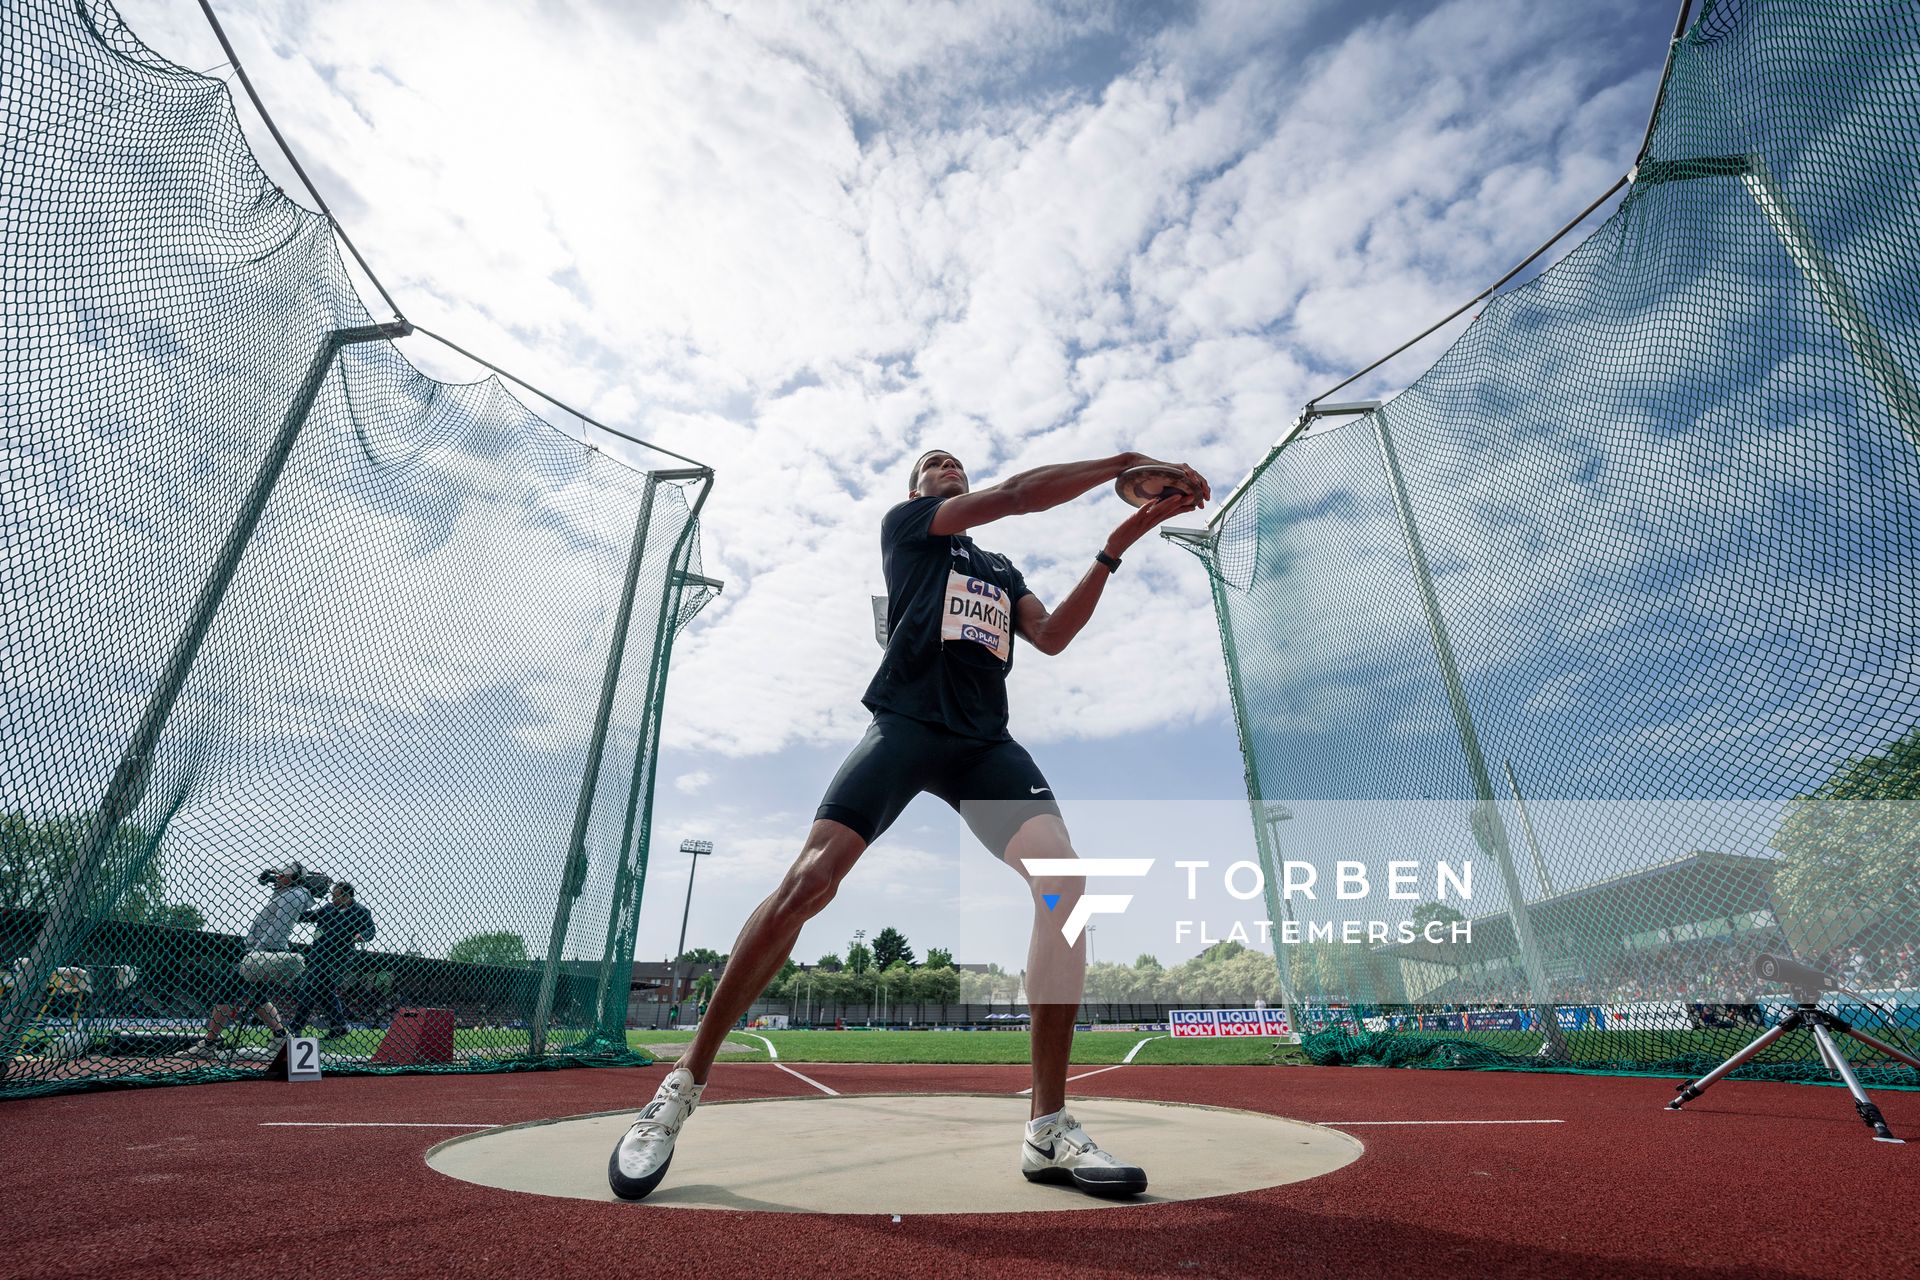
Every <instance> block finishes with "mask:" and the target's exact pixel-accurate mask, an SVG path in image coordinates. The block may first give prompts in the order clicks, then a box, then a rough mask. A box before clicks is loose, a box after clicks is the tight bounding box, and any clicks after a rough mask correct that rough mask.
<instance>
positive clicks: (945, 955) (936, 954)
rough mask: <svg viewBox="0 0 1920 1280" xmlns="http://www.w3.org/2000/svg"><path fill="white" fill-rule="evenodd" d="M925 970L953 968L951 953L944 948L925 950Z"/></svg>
mask: <svg viewBox="0 0 1920 1280" xmlns="http://www.w3.org/2000/svg"><path fill="white" fill-rule="evenodd" d="M927 968H929V969H951V968H953V952H951V951H949V950H947V949H946V948H945V947H928V948H927Z"/></svg>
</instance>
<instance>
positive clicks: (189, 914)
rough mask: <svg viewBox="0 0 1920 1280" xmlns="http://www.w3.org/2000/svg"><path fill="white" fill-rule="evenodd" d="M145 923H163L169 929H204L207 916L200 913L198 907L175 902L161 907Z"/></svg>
mask: <svg viewBox="0 0 1920 1280" xmlns="http://www.w3.org/2000/svg"><path fill="white" fill-rule="evenodd" d="M147 923H149V924H159V925H165V926H166V927H167V928H169V929H204V928H206V927H207V918H206V917H205V916H203V915H201V914H200V908H198V907H191V906H188V905H187V904H186V903H184V902H176V903H174V904H173V905H172V906H170V907H162V908H161V909H160V912H159V914H157V915H155V916H154V918H153V919H152V920H150V921H148V922H147Z"/></svg>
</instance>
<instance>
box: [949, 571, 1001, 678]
mask: <svg viewBox="0 0 1920 1280" xmlns="http://www.w3.org/2000/svg"><path fill="white" fill-rule="evenodd" d="M940 639H941V642H942V643H945V642H947V641H949V640H971V641H973V642H974V643H975V644H977V645H979V646H980V647H981V648H983V649H985V650H986V651H987V652H988V653H991V654H992V655H993V656H994V657H996V658H998V659H1000V661H1002V662H1005V661H1007V655H1008V654H1010V653H1011V652H1012V643H1013V619H1012V616H1011V615H1010V614H1009V613H1008V612H1007V593H1006V592H1005V591H1004V590H1002V589H1001V588H999V587H997V586H995V585H994V584H993V583H991V582H988V581H986V580H985V579H983V578H975V577H970V576H969V575H967V574H964V573H961V572H959V571H958V570H949V571H948V573H947V594H946V604H945V605H944V606H943V607H942V609H941V611H940Z"/></svg>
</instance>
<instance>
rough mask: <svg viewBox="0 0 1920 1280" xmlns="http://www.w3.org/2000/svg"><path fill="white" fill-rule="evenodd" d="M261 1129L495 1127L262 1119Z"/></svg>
mask: <svg viewBox="0 0 1920 1280" xmlns="http://www.w3.org/2000/svg"><path fill="white" fill-rule="evenodd" d="M260 1127H261V1128H262V1129H497V1128H499V1127H500V1126H499V1125H497V1124H494V1123H492V1122H491V1121H489V1122H488V1123H486V1124H440V1123H437V1122H433V1123H430V1122H427V1121H423V1120H422V1121H416V1120H262V1121H261V1122H260Z"/></svg>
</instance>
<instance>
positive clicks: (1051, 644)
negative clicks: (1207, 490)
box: [1014, 480, 1206, 654]
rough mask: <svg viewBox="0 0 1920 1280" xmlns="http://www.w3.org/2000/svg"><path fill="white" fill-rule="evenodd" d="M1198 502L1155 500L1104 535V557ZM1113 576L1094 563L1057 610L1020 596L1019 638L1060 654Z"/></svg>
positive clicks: (1171, 497)
mask: <svg viewBox="0 0 1920 1280" xmlns="http://www.w3.org/2000/svg"><path fill="white" fill-rule="evenodd" d="M1205 484H1206V482H1205V481H1204V480H1203V481H1201V486H1202V487H1204V486H1205ZM1201 501H1202V499H1201V498H1200V497H1199V495H1198V493H1196V494H1195V495H1194V496H1191V497H1182V496H1175V495H1172V494H1169V495H1168V496H1166V497H1164V498H1155V499H1154V500H1153V501H1152V502H1149V503H1148V504H1147V505H1146V506H1144V507H1141V508H1140V509H1139V510H1138V511H1135V512H1134V513H1133V514H1132V515H1130V516H1128V517H1127V518H1126V519H1125V520H1123V521H1121V523H1120V526H1119V527H1118V528H1116V529H1115V530H1114V531H1113V532H1112V533H1111V534H1108V535H1107V545H1106V548H1105V550H1106V553H1107V554H1108V555H1110V556H1112V557H1113V558H1114V559H1115V560H1118V559H1119V558H1120V557H1121V555H1123V554H1124V553H1125V552H1126V550H1127V548H1128V547H1131V546H1132V545H1133V544H1134V543H1136V542H1138V541H1139V540H1140V539H1141V538H1142V537H1144V536H1145V535H1146V533H1147V531H1148V530H1149V529H1151V528H1153V527H1154V526H1155V525H1157V524H1160V523H1162V522H1164V521H1167V520H1171V519H1173V517H1175V516H1177V515H1181V514H1184V513H1185V512H1188V511H1193V510H1196V509H1197V508H1198V507H1199V506H1200V503H1201ZM1112 576H1113V575H1112V574H1111V573H1109V572H1108V571H1107V567H1106V566H1105V565H1103V564H1101V563H1100V562H1099V561H1098V560H1095V561H1094V562H1093V563H1092V564H1091V565H1089V566H1088V567H1087V571H1086V572H1085V573H1083V574H1081V575H1080V581H1079V583H1077V584H1076V585H1075V586H1074V588H1073V590H1072V591H1069V592H1068V593H1067V598H1066V599H1065V600H1062V601H1061V602H1060V607H1059V608H1058V609H1053V610H1049V609H1048V608H1047V606H1046V605H1044V604H1041V603H1040V597H1039V596H1031V595H1029V596H1021V597H1020V603H1019V604H1018V605H1016V606H1014V622H1015V624H1016V625H1017V626H1018V627H1019V628H1020V634H1021V635H1023V636H1025V637H1026V638H1027V643H1028V644H1030V645H1032V646H1033V647H1034V648H1036V649H1038V650H1039V651H1040V652H1042V653H1047V654H1053V653H1058V652H1060V651H1061V650H1062V649H1064V648H1066V647H1067V645H1068V644H1069V643H1071V642H1072V640H1073V638H1074V637H1075V636H1077V635H1079V634H1080V628H1082V627H1084V626H1086V625H1087V620H1088V619H1089V618H1091V617H1093V607H1094V606H1095V605H1097V604H1099V603H1100V593H1101V592H1102V591H1103V590H1105V589H1106V585H1107V579H1108V578H1111V577H1112Z"/></svg>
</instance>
